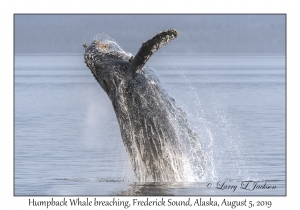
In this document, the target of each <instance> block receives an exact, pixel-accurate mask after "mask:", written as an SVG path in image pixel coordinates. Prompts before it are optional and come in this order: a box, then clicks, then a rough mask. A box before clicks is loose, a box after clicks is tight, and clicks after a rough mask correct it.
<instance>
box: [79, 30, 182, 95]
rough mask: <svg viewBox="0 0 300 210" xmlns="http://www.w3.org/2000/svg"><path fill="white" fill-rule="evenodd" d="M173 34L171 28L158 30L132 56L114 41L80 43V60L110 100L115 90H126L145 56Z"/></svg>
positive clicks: (141, 67)
mask: <svg viewBox="0 0 300 210" xmlns="http://www.w3.org/2000/svg"><path fill="white" fill-rule="evenodd" d="M177 36H178V32H177V31H176V30H175V29H166V30H164V31H161V32H159V33H158V34H156V35H155V36H154V37H153V38H151V39H149V40H148V41H146V42H143V44H142V46H141V47H140V49H139V51H138V52H137V54H136V55H135V56H134V57H133V56H132V54H130V53H127V52H125V51H124V50H122V49H121V47H119V45H118V44H117V43H116V42H115V41H112V40H110V39H105V40H101V41H100V40H97V39H96V40H94V41H93V42H92V43H91V44H90V45H89V46H87V45H85V44H84V45H83V46H84V61H85V63H86V65H87V66H88V68H89V69H90V70H91V72H92V73H93V75H94V77H95V78H96V80H97V81H98V83H99V84H100V85H101V87H102V88H103V89H104V91H105V92H106V93H107V94H108V96H109V98H110V99H111V100H114V99H115V96H116V93H117V91H118V90H125V89H127V87H128V85H129V84H130V82H131V81H133V79H134V78H135V76H136V75H137V74H139V73H140V72H141V71H142V69H143V66H144V65H145V64H146V62H147V61H148V60H149V58H150V57H151V56H152V55H153V54H154V53H155V52H156V51H157V50H158V49H160V48H161V47H162V46H164V45H165V44H167V43H169V42H170V41H171V40H173V39H175V38H176V37H177ZM120 87H121V88H120Z"/></svg>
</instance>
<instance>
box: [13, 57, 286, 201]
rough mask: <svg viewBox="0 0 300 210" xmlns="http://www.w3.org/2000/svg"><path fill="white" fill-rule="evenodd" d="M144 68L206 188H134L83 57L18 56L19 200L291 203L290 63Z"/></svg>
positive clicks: (253, 60) (229, 61)
mask: <svg viewBox="0 0 300 210" xmlns="http://www.w3.org/2000/svg"><path fill="white" fill-rule="evenodd" d="M147 64H148V66H150V67H152V68H153V69H155V72H156V74H157V75H158V77H159V79H160V81H161V82H162V83H163V86H164V87H165V88H166V89H167V90H168V92H169V94H170V95H171V96H172V97H174V98H175V100H176V101H177V103H178V104H179V105H180V107H182V109H183V110H184V111H186V113H187V115H188V118H189V121H190V123H191V124H192V126H193V128H194V130H195V131H196V132H197V133H198V134H199V136H200V138H201V143H202V145H203V147H204V149H205V152H206V157H207V172H206V175H205V177H203V180H202V181H200V182H199V181H198V182H193V181H191V182H188V183H139V182H136V180H135V178H134V176H133V173H132V170H131V168H130V164H129V163H128V160H127V156H126V152H125V149H124V146H123V143H122V139H121V135H120V132H119V127H118V122H117V120H116V117H115V114H114V111H113V108H112V106H111V103H110V101H109V99H108V97H107V96H106V94H105V93H104V91H103V90H102V89H101V87H100V86H99V84H98V83H97V82H96V81H95V79H94V77H93V76H92V74H91V73H90V70H89V69H88V68H87V67H86V66H85V64H84V61H83V56H82V55H78V54H74V55H55V54H53V55H49V54H41V55H29V54H23V55H16V56H15V139H14V146H15V147H14V166H15V169H14V190H15V191H14V193H15V195H87V196H88V195H285V194H286V191H285V190H286V188H285V187H286V186H285V183H286V140H285V57H284V56H281V55H199V54H191V55H187V54H185V55H179V54H173V55H172V54H168V55H166V54H163V55H162V54H157V55H155V56H153V58H151V59H150V61H149V62H148V63H147ZM242 181H256V182H242ZM255 183H256V184H257V185H256V186H257V188H254V189H253V187H254V186H255ZM259 185H260V186H264V187H261V189H258V186H259ZM234 186H237V188H236V189H235V190H233V189H234ZM241 186H243V188H246V189H243V188H242V187H241ZM266 186H269V187H271V188H269V189H267V187H266ZM272 187H273V188H275V189H273V188H272ZM219 188H221V189H219ZM250 189H251V190H250ZM252 189H253V190H252Z"/></svg>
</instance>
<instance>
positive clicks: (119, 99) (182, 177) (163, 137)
mask: <svg viewBox="0 0 300 210" xmlns="http://www.w3.org/2000/svg"><path fill="white" fill-rule="evenodd" d="M177 36H178V32H177V31H176V30H174V29H167V30H165V31H162V32H160V33H158V34H157V35H155V36H154V37H153V38H152V39H150V40H148V41H146V42H144V43H143V44H142V46H141V48H140V49H139V51H138V53H137V54H136V55H135V56H133V55H132V54H130V53H127V52H125V51H123V50H122V49H120V48H118V47H116V46H117V45H116V44H115V43H114V42H112V41H110V40H101V41H100V40H94V41H93V42H92V43H91V44H90V45H89V46H87V45H84V61H85V63H86V65H87V67H88V68H89V69H90V70H91V72H92V73H93V75H94V77H95V79H96V80H97V81H98V83H99V84H100V86H101V87H102V89H103V90H104V91H105V92H106V93H107V95H108V97H109V99H110V100H111V102H112V105H113V108H114V111H115V114H116V117H117V120H118V123H119V127H120V131H121V136H122V139H123V143H124V145H125V148H126V151H127V153H128V155H129V159H130V161H131V164H132V167H133V169H134V172H135V175H136V178H137V179H138V180H139V181H142V182H180V181H188V180H189V179H188V176H197V177H199V176H203V174H204V166H205V158H204V157H205V156H204V153H203V150H202V147H201V143H200V141H199V137H198V135H197V134H196V133H195V132H194V131H193V130H192V129H191V126H190V124H189V123H188V120H187V117H186V114H185V113H184V112H183V111H182V110H181V108H179V107H178V105H177V104H176V102H175V100H174V99H173V98H172V97H170V96H169V95H168V93H167V92H166V91H165V90H164V88H163V87H162V85H161V84H160V82H159V80H158V78H157V77H156V76H155V74H154V73H153V71H152V70H151V69H150V68H149V67H147V66H146V65H145V64H146V62H147V61H148V60H149V58H150V57H151V55H153V54H154V53H155V52H156V51H157V50H158V49H159V48H161V47H162V46H163V45H165V44H167V43H169V42H170V41H171V40H173V39H175V38H176V37H177ZM194 164H196V166H195V167H194V166H193V165H194Z"/></svg>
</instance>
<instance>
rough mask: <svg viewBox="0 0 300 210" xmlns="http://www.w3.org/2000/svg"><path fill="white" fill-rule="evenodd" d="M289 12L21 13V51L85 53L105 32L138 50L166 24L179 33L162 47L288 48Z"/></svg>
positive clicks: (211, 49)
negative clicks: (216, 13) (85, 49)
mask: <svg viewBox="0 0 300 210" xmlns="http://www.w3.org/2000/svg"><path fill="white" fill-rule="evenodd" d="M285 21H286V16H285V15H18V14H16V15H15V16H14V29H15V30H14V39H15V41H14V44H15V45H14V47H15V52H16V53H82V52H83V47H82V44H84V43H87V44H89V43H90V42H91V40H92V39H93V37H95V36H96V35H97V34H100V33H105V34H107V35H109V36H110V37H111V38H113V39H114V40H116V41H117V43H118V44H119V45H120V46H121V47H122V48H123V49H124V50H125V51H128V52H131V53H136V52H137V50H138V49H139V48H140V46H141V44H142V42H143V41H146V40H148V39H150V38H151V37H153V36H154V35H155V34H156V33H157V32H159V31H162V30H164V29H166V28H174V29H176V30H178V31H179V37H178V38H177V39H176V40H174V41H172V43H170V44H169V45H168V46H166V47H164V48H163V49H161V50H160V51H161V52H170V53H171V52H174V53H181V52H182V53H285V44H286V41H285V39H286V37H285V36H286V31H285V30H286V22H285Z"/></svg>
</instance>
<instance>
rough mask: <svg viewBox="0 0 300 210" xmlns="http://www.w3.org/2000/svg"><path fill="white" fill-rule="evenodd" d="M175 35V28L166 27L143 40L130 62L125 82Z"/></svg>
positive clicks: (176, 33) (176, 34)
mask: <svg viewBox="0 0 300 210" xmlns="http://www.w3.org/2000/svg"><path fill="white" fill-rule="evenodd" d="M177 36H178V32H177V31H176V30H174V29H166V30H165V31H163V32H160V33H159V34H157V35H155V36H154V37H153V38H152V39H149V40H148V41H147V42H144V43H143V44H142V47H141V48H140V49H139V51H138V53H137V54H136V55H135V57H134V59H133V60H132V62H131V63H130V66H129V68H128V71H127V74H126V81H125V82H126V83H127V82H128V81H130V80H131V79H132V78H133V77H134V76H135V74H136V73H137V72H138V71H139V70H140V69H142V68H143V66H144V65H145V63H146V62H147V61H148V60H149V58H150V57H151V55H153V54H154V53H155V52H156V51H157V50H158V49H159V48H161V47H162V46H164V45H165V44H167V43H169V42H170V41H171V40H173V39H175V38H176V37H177Z"/></svg>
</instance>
